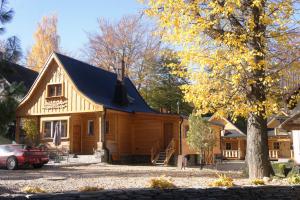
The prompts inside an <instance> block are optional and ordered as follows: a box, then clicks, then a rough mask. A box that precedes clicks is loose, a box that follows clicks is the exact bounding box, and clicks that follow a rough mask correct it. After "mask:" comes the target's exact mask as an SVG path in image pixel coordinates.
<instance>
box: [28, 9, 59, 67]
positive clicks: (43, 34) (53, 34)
mask: <svg viewBox="0 0 300 200" xmlns="http://www.w3.org/2000/svg"><path fill="white" fill-rule="evenodd" d="M34 39H35V44H34V45H33V46H32V48H31V50H30V52H29V53H28V56H27V66H28V67H30V68H32V69H33V70H35V71H38V72H39V71H41V69H42V67H43V65H44V64H45V62H46V60H47V58H48V57H49V55H50V54H51V53H52V51H59V35H58V33H57V16H56V15H51V16H44V17H43V18H42V21H41V22H40V23H38V27H37V30H36V32H35V34H34Z"/></svg>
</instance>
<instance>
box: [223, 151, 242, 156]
mask: <svg viewBox="0 0 300 200" xmlns="http://www.w3.org/2000/svg"><path fill="white" fill-rule="evenodd" d="M223 157H224V158H239V150H223Z"/></svg>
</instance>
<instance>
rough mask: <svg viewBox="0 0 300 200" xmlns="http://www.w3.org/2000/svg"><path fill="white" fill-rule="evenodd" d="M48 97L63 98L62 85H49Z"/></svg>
mask: <svg viewBox="0 0 300 200" xmlns="http://www.w3.org/2000/svg"><path fill="white" fill-rule="evenodd" d="M47 91H48V92H47V97H61V96H63V89H62V84H61V83H57V84H49V85H48V86H47Z"/></svg>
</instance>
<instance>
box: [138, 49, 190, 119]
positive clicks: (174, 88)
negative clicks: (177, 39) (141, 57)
mask: <svg viewBox="0 0 300 200" xmlns="http://www.w3.org/2000/svg"><path fill="white" fill-rule="evenodd" d="M178 63H179V60H178V58H177V57H174V53H173V52H172V51H170V50H164V51H163V53H162V55H161V56H160V57H158V59H157V61H156V62H153V64H152V65H149V67H148V72H147V79H144V85H145V86H144V87H143V88H142V89H141V94H142V96H143V97H144V98H145V100H146V102H147V103H148V104H149V105H150V106H151V107H152V108H153V109H155V110H160V109H166V111H167V112H170V113H177V112H179V113H180V114H184V115H187V116H188V115H190V114H191V112H192V110H193V108H192V106H191V105H190V104H189V103H187V102H185V101H184V94H183V92H182V90H181V89H180V87H181V86H183V85H184V84H187V83H188V80H186V79H185V78H182V77H179V76H177V75H175V74H173V73H172V71H171V68H170V67H169V66H170V65H172V64H178Z"/></svg>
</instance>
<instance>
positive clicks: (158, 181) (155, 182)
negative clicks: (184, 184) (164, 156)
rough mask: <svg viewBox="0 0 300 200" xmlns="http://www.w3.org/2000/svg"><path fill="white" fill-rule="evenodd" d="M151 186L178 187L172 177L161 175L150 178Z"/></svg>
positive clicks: (157, 187) (161, 187)
mask: <svg viewBox="0 0 300 200" xmlns="http://www.w3.org/2000/svg"><path fill="white" fill-rule="evenodd" d="M150 187H151V188H156V189H172V188H176V186H175V184H174V183H173V180H172V179H171V178H167V177H165V176H161V177H159V178H152V179H151V180H150Z"/></svg>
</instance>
